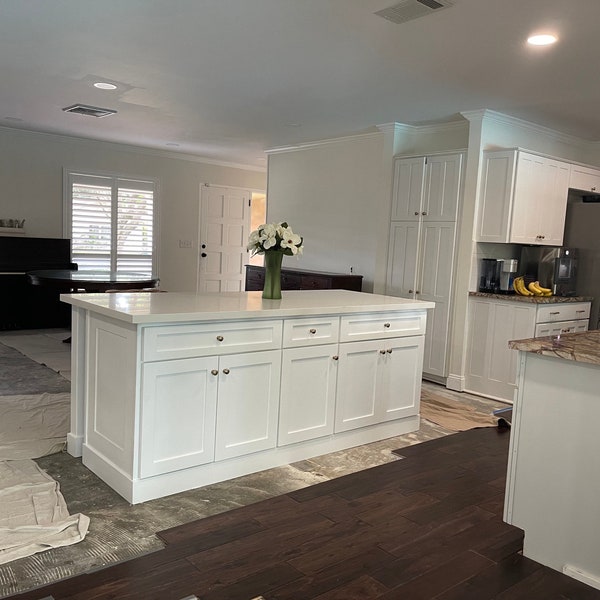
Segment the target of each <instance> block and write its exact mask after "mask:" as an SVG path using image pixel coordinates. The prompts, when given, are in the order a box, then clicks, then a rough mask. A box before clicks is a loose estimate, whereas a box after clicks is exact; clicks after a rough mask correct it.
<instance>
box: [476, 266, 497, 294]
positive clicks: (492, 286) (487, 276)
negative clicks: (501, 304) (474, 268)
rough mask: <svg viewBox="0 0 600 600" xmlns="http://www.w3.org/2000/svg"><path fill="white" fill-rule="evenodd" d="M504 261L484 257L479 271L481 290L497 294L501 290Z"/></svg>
mask: <svg viewBox="0 0 600 600" xmlns="http://www.w3.org/2000/svg"><path fill="white" fill-rule="evenodd" d="M501 273H502V261H501V260H498V259H496V258H482V259H481V271H480V273H479V291H480V292H486V293H488V294H497V293H498V292H499V291H500V276H501Z"/></svg>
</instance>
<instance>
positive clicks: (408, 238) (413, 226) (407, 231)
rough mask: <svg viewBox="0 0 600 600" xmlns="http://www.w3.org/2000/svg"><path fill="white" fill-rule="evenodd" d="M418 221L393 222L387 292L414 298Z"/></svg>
mask: <svg viewBox="0 0 600 600" xmlns="http://www.w3.org/2000/svg"><path fill="white" fill-rule="evenodd" d="M420 229H421V225H420V224H419V222H416V221H396V222H392V225H391V228H390V246H389V252H388V265H387V287H386V293H387V294H391V295H393V296H401V297H403V298H414V297H415V290H416V289H417V264H418V260H419V233H420Z"/></svg>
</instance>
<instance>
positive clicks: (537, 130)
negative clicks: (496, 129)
mask: <svg viewBox="0 0 600 600" xmlns="http://www.w3.org/2000/svg"><path fill="white" fill-rule="evenodd" d="M460 114H461V115H463V116H464V117H465V119H468V120H469V121H477V120H482V121H483V120H485V121H491V122H494V123H497V124H498V125H510V126H513V127H519V128H521V129H525V130H528V131H530V132H531V133H533V134H537V135H544V136H546V137H549V138H552V139H554V140H557V141H559V142H563V143H565V144H569V145H571V146H577V147H579V148H581V147H582V146H584V147H600V142H591V141H589V140H584V139H582V138H579V137H577V136H575V135H571V134H569V133H564V132H562V131H557V130H556V129H550V128H549V127H545V126H544V125H538V124H537V123H532V122H531V121H526V120H525V119H520V118H519V117H512V116H510V115H506V114H504V113H499V112H496V111H494V110H489V109H487V108H486V109H481V110H468V111H464V112H461V113H460ZM596 144H598V146H596Z"/></svg>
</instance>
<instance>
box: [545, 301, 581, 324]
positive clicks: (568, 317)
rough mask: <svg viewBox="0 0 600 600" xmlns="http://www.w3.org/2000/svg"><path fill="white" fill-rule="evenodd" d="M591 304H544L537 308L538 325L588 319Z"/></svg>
mask: <svg viewBox="0 0 600 600" xmlns="http://www.w3.org/2000/svg"><path fill="white" fill-rule="evenodd" d="M591 304H592V303H591V302H565V303H564V304H545V305H543V306H538V310H537V319H536V321H537V322H538V323H545V322H551V321H572V320H575V319H589V317H590V307H591Z"/></svg>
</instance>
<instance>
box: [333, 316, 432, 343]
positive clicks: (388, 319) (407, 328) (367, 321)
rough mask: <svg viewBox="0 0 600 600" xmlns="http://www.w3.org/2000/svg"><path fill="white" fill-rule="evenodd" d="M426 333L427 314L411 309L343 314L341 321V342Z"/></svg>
mask: <svg viewBox="0 0 600 600" xmlns="http://www.w3.org/2000/svg"><path fill="white" fill-rule="evenodd" d="M424 333H425V315H424V314H418V313H414V312H411V311H406V312H385V313H373V314H369V315H364V314H363V315H356V316H350V315H348V316H343V317H342V318H341V322H340V342H352V341H355V340H378V339H382V338H391V337H402V336H407V335H423V334H424Z"/></svg>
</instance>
